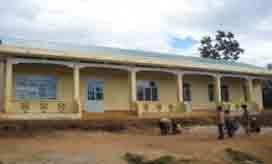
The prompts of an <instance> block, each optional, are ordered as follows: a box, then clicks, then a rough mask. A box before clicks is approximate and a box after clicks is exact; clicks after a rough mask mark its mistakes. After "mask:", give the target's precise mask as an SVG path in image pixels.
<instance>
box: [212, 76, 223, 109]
mask: <svg viewBox="0 0 272 164" xmlns="http://www.w3.org/2000/svg"><path fill="white" fill-rule="evenodd" d="M214 83H215V100H216V103H218V104H220V103H221V102H222V95H221V75H216V76H215V77H214Z"/></svg>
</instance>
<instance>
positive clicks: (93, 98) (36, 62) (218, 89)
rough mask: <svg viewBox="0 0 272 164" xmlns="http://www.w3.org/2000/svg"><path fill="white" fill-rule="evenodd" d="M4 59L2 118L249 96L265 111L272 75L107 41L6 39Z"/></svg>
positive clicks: (210, 105) (148, 108)
mask: <svg viewBox="0 0 272 164" xmlns="http://www.w3.org/2000/svg"><path fill="white" fill-rule="evenodd" d="M0 59H1V60H0V86H1V87H0V93H1V95H0V104H1V106H0V109H1V111H0V118H2V119H62V118H63V119H80V118H82V116H83V115H84V114H89V115H92V114H94V115H95V114H97V113H100V115H103V114H107V115H110V114H112V113H116V112H118V113H127V114H132V115H135V116H139V117H144V116H145V115H149V116H150V115H151V116H152V114H156V113H166V114H168V113H173V114H179V115H182V114H183V113H188V112H200V111H209V112H214V111H215V108H216V105H218V104H224V105H226V106H228V107H229V108H230V109H231V110H239V106H240V104H242V103H247V104H249V106H250V108H251V109H252V110H253V109H254V110H255V109H256V110H257V111H260V110H263V108H264V107H263V102H262V100H263V97H262V80H264V79H267V78H270V77H271V76H272V71H269V70H268V69H265V68H260V67H256V66H253V65H248V64H242V63H234V62H223V61H214V60H210V59H202V58H197V57H186V56H181V55H170V54H167V55H162V54H160V53H153V52H143V51H134V50H122V49H114V48H105V47H89V48H88V49H87V50H76V49H74V48H72V47H68V48H66V49H59V50H57V49H48V48H31V47H30V46H18V45H16V46H15V45H9V44H2V45H0Z"/></svg>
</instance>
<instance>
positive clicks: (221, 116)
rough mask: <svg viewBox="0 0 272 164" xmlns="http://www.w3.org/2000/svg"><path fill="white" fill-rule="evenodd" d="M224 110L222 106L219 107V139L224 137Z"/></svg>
mask: <svg viewBox="0 0 272 164" xmlns="http://www.w3.org/2000/svg"><path fill="white" fill-rule="evenodd" d="M224 117H225V116H224V111H223V109H222V106H218V107H217V127H218V134H219V136H218V139H219V140H222V139H224V121H225V118H224Z"/></svg>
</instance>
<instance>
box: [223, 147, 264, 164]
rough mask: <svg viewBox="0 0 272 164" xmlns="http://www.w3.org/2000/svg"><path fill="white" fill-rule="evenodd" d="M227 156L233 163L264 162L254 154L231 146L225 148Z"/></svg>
mask: <svg viewBox="0 0 272 164" xmlns="http://www.w3.org/2000/svg"><path fill="white" fill-rule="evenodd" d="M225 152H226V157H227V159H228V160H230V161H231V162H232V163H233V164H264V162H263V161H262V160H261V159H259V158H257V157H255V156H254V155H252V154H248V153H244V152H241V151H237V150H233V149H231V148H227V149H225Z"/></svg>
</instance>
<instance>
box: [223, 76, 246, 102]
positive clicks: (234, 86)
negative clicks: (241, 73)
mask: <svg viewBox="0 0 272 164" xmlns="http://www.w3.org/2000/svg"><path fill="white" fill-rule="evenodd" d="M221 83H222V85H228V86H229V94H230V102H231V103H241V102H244V101H245V94H244V91H243V85H244V83H245V82H244V80H243V79H239V78H231V77H225V78H222V82H221Z"/></svg>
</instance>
